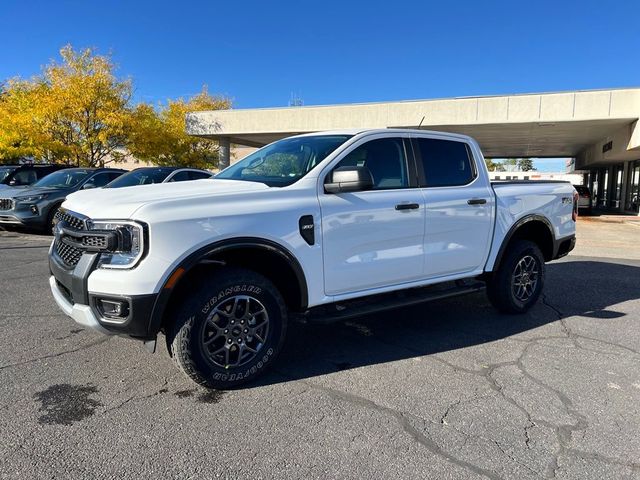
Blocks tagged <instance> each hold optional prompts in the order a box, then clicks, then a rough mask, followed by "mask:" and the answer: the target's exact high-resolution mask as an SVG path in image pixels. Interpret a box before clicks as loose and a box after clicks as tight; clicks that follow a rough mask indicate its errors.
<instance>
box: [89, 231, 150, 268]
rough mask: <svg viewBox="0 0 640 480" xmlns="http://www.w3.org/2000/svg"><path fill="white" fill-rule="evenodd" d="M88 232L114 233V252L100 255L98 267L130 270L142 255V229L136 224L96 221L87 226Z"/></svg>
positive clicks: (143, 245) (143, 247)
mask: <svg viewBox="0 0 640 480" xmlns="http://www.w3.org/2000/svg"><path fill="white" fill-rule="evenodd" d="M88 227H89V230H104V231H115V232H117V233H118V235H117V237H118V245H117V247H116V248H115V250H114V251H110V252H103V253H101V254H100V260H99V261H98V267H102V268H131V267H133V266H134V265H135V264H136V263H138V262H139V261H140V259H141V258H142V256H143V255H144V249H145V244H144V228H143V226H142V225H140V224H139V223H136V222H129V221H119V220H97V221H92V222H90V223H89V225H88Z"/></svg>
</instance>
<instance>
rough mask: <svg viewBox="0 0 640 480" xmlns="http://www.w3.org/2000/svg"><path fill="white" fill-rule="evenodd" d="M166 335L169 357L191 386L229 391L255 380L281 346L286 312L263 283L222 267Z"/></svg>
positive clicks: (182, 310)
mask: <svg viewBox="0 0 640 480" xmlns="http://www.w3.org/2000/svg"><path fill="white" fill-rule="evenodd" d="M176 311H178V312H179V314H178V317H177V318H176V321H175V323H174V325H173V330H172V332H171V333H170V335H171V336H170V341H171V350H172V353H173V358H174V360H175V361H176V363H177V364H178V366H179V368H180V369H181V370H182V371H183V372H184V373H185V374H186V375H187V376H188V377H189V378H191V379H192V380H193V381H195V382H196V383H198V384H200V385H203V386H205V387H208V388H215V389H228V388H233V387H236V386H238V385H241V384H243V383H246V382H249V381H251V380H254V379H255V378H257V377H258V376H260V375H262V374H263V373H264V372H265V371H266V370H267V369H268V368H269V367H270V366H271V365H272V364H273V362H274V360H275V358H276V357H277V355H278V353H279V352H280V350H281V348H282V345H283V343H284V338H285V335H286V330H287V309H286V306H285V303H284V300H283V298H282V295H280V292H278V290H277V289H276V287H275V286H274V285H273V283H271V282H270V281H269V280H268V279H267V278H265V277H263V276H262V275H260V274H258V273H255V272H252V271H250V270H245V269H240V268H231V267H229V268H222V269H220V270H218V271H217V272H216V273H215V274H214V275H213V276H212V277H211V278H210V280H209V281H207V282H206V283H204V284H203V285H202V286H201V287H200V288H199V289H198V290H196V291H195V292H194V293H193V294H192V295H191V296H190V297H189V298H188V299H187V300H185V301H184V304H183V305H181V306H180V308H178V309H176Z"/></svg>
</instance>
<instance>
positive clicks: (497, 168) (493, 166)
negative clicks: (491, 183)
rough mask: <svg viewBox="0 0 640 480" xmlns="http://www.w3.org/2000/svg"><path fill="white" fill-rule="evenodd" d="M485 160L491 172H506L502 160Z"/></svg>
mask: <svg viewBox="0 0 640 480" xmlns="http://www.w3.org/2000/svg"><path fill="white" fill-rule="evenodd" d="M484 162H485V163H486V165H487V170H489V171H490V172H504V166H503V165H502V163H500V162H494V161H493V159H491V158H485V159H484Z"/></svg>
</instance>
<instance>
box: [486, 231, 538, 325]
mask: <svg viewBox="0 0 640 480" xmlns="http://www.w3.org/2000/svg"><path fill="white" fill-rule="evenodd" d="M523 274H526V275H523ZM544 279H545V264H544V256H543V255H542V252H541V251H540V248H539V247H538V246H537V245H536V244H535V243H533V242H530V241H527V240H516V241H515V242H513V243H512V244H511V245H509V248H508V250H507V252H506V254H505V256H504V257H503V259H502V261H501V262H500V265H499V267H498V270H497V271H496V272H494V274H493V276H492V277H491V278H490V279H489V280H488V281H487V297H488V298H489V301H490V302H491V304H492V305H493V306H494V307H495V308H496V309H497V310H499V311H500V312H502V313H525V312H526V311H527V310H529V309H530V308H531V307H532V306H533V305H534V304H535V303H536V302H537V301H538V298H539V297H540V294H541V293H542V288H543V287H544ZM523 280H524V282H523Z"/></svg>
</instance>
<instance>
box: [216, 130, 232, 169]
mask: <svg viewBox="0 0 640 480" xmlns="http://www.w3.org/2000/svg"><path fill="white" fill-rule="evenodd" d="M219 142H220V143H219V145H220V146H219V147H218V168H219V169H220V170H222V169H224V168H227V167H228V166H229V165H231V140H229V137H220V140H219Z"/></svg>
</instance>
